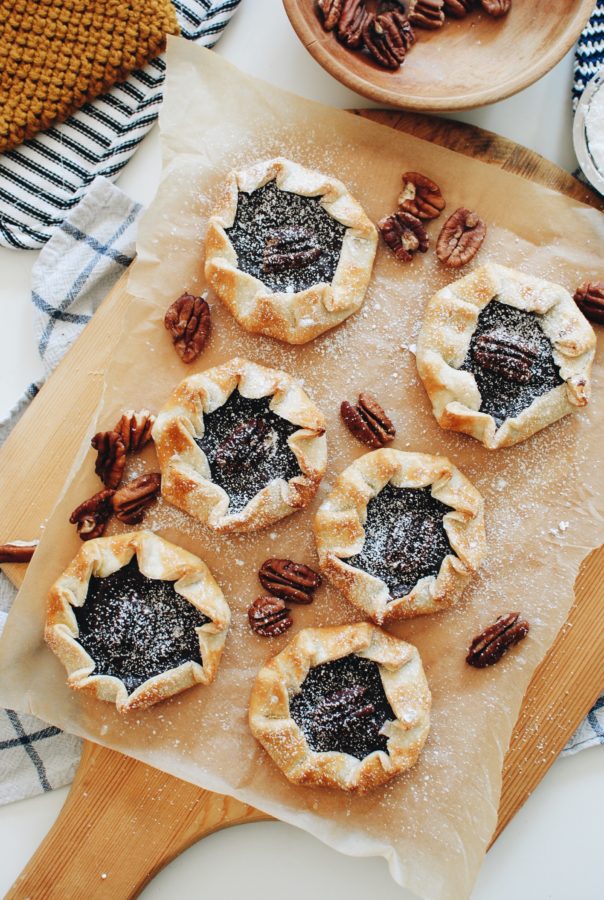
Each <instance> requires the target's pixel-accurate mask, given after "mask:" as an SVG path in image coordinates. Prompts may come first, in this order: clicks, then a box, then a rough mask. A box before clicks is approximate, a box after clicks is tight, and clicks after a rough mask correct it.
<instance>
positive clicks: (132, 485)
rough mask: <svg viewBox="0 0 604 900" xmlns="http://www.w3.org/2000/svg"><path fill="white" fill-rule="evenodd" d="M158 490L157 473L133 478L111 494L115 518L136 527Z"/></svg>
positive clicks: (158, 480)
mask: <svg viewBox="0 0 604 900" xmlns="http://www.w3.org/2000/svg"><path fill="white" fill-rule="evenodd" d="M160 490H161V475H160V474H159V472H148V473H146V474H145V475H139V476H138V478H133V479H132V481H129V482H128V484H125V485H124V486H123V487H121V488H120V489H119V490H118V491H115V493H114V494H113V498H112V501H111V502H112V506H113V511H114V513H115V515H116V517H117V518H118V519H119V520H120V522H125V523H126V524H127V525H136V524H137V523H138V522H140V521H141V520H142V518H143V516H144V515H145V512H146V511H147V509H148V507H149V506H151V504H152V503H153V501H154V500H155V499H156V498H157V496H158V494H159V492H160Z"/></svg>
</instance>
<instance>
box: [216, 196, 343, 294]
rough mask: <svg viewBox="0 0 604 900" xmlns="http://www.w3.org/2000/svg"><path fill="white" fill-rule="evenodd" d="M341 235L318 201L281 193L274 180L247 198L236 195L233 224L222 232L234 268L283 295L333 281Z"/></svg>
mask: <svg viewBox="0 0 604 900" xmlns="http://www.w3.org/2000/svg"><path fill="white" fill-rule="evenodd" d="M345 231H346V227H345V226H344V225H342V224H341V223H340V222H336V220H335V219H333V218H332V217H331V216H330V215H329V213H328V212H327V211H326V210H325V209H324V208H323V206H322V205H321V198H320V197H303V196H301V195H300V194H293V193H290V192H288V191H281V190H279V188H278V187H277V184H276V182H275V181H269V182H268V184H265V185H264V186H263V187H261V188H257V189H256V190H255V191H252V193H250V194H246V193H245V192H244V191H240V192H239V196H238V199H237V214H236V216H235V221H234V223H233V225H232V226H231V228H227V229H226V232H227V235H228V237H229V240H230V241H231V243H232V245H233V247H234V248H235V252H236V253H237V264H238V266H239V268H240V269H241V270H242V271H243V272H247V273H248V275H253V276H254V277H255V278H259V279H260V281H262V282H263V283H264V284H265V285H266V286H267V287H268V288H270V290H271V291H285V292H286V293H294V292H297V291H304V290H306V289H307V288H309V287H312V286H313V285H315V284H319V283H321V282H327V283H329V282H331V281H332V280H333V276H334V274H335V271H336V268H337V265H338V262H339V260H340V253H341V251H342V241H343V239H344V233H345Z"/></svg>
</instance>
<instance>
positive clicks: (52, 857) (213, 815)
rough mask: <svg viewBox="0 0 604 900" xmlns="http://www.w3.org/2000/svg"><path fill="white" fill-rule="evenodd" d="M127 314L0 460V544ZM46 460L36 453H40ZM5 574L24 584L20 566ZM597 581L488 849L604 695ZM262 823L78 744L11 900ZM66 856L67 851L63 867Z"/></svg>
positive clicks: (75, 357) (122, 299)
mask: <svg viewBox="0 0 604 900" xmlns="http://www.w3.org/2000/svg"><path fill="white" fill-rule="evenodd" d="M357 114H358V115H362V116H365V117H367V118H370V119H372V120H374V121H378V122H381V123H383V124H387V125H391V126H392V127H394V128H396V129H398V130H400V131H407V132H410V133H412V134H415V135H417V136H418V137H423V138H426V139H429V140H433V141H434V142H435V143H438V144H441V145H443V146H447V147H450V148H451V149H454V150H457V151H458V152H461V153H465V154H467V155H472V156H474V157H476V158H478V159H481V160H483V161H485V162H488V163H491V164H492V165H496V166H498V167H499V168H502V169H506V170H508V171H511V172H516V173H518V174H520V175H523V176H524V177H527V178H530V179H531V180H532V181H536V182H538V183H540V184H543V185H546V186H548V187H550V188H553V189H556V190H559V191H561V192H563V193H565V194H567V195H569V196H571V197H573V198H575V199H577V200H580V201H582V202H585V203H589V204H591V205H592V206H596V207H598V208H600V209H602V208H604V204H603V202H602V200H601V199H600V198H598V197H597V196H596V195H595V194H593V193H592V192H591V191H589V190H588V189H587V188H586V187H585V186H584V185H582V184H580V183H579V182H577V181H576V180H575V179H573V178H572V177H571V176H570V175H568V173H566V172H564V171H562V170H561V169H559V168H557V167H556V166H554V165H552V164H551V163H549V162H547V161H546V160H544V159H542V158H541V157H539V156H538V155H537V154H535V153H533V152H531V151H529V150H526V149H525V148H522V147H518V146H517V145H516V144H513V143H512V142H510V141H508V140H506V139H504V138H501V137H499V136H498V135H495V134H492V133H490V132H485V131H481V130H479V129H476V128H473V127H472V126H469V125H460V124H459V123H455V122H451V121H448V120H444V119H435V118H430V117H425V116H419V115H414V114H409V113H392V112H381V111H377V110H373V111H360V112H358V113H357ZM128 302H129V296H128V293H127V290H126V283H125V279H122V281H120V282H119V283H118V285H117V286H116V287H115V288H114V290H113V291H112V292H111V294H110V295H109V296H108V297H107V299H106V300H105V302H104V303H103V305H102V307H101V308H100V309H99V311H98V312H97V314H96V315H95V316H94V318H93V319H92V321H91V322H90V324H89V325H88V326H87V327H86V329H85V331H84V332H83V334H82V336H81V337H80V338H79V340H78V341H77V342H76V344H75V345H74V346H73V348H72V349H71V350H70V352H69V354H68V355H67V356H66V357H65V359H64V360H63V362H62V363H61V364H60V366H59V368H58V369H57V370H56V372H55V374H54V375H53V376H52V378H50V379H49V381H48V382H47V384H46V385H45V386H44V388H43V389H42V391H41V393H40V395H39V396H38V397H37V398H36V400H35V401H34V402H33V403H32V405H31V406H30V407H29V409H28V410H27V412H26V413H25V415H24V416H23V418H22V420H21V421H20V423H19V425H18V426H17V428H16V429H15V430H14V432H13V433H12V435H11V437H10V438H9V440H8V441H7V443H6V444H5V445H4V447H3V448H2V451H0V473H1V474H0V496H2V497H3V501H4V502H3V503H2V505H1V506H0V542H3V541H8V540H11V539H19V538H20V539H26V538H33V537H35V536H37V534H38V526H39V524H40V523H41V522H42V521H43V520H44V518H46V517H47V516H48V515H49V514H50V512H51V511H52V507H53V504H54V500H55V496H56V494H57V491H58V490H59V489H60V486H61V484H62V483H63V481H64V479H65V477H66V475H67V473H68V471H69V468H70V465H71V460H72V459H73V457H74V453H75V452H76V449H77V447H78V446H79V444H80V442H81V440H82V437H83V434H84V432H85V430H86V427H87V425H88V422H89V419H90V417H91V415H92V414H93V412H94V409H95V407H96V404H97V402H98V399H99V396H100V391H101V388H102V373H103V370H104V367H105V365H106V363H107V360H108V357H109V356H110V353H111V351H112V347H113V345H114V344H115V341H116V339H117V336H118V334H119V331H120V328H121V323H122V320H123V317H124V314H125V311H126V309H127V306H128ZM41 446H43V447H44V452H43V453H39V452H38V451H39V448H40V447H41ZM4 569H5V571H6V572H7V574H8V575H9V577H11V578H12V580H13V581H14V582H15V583H20V581H21V579H22V577H23V574H24V571H25V567H24V566H16V565H12V566H5V567H4ZM603 569H604V549H601V550H599V551H596V552H595V553H593V554H592V555H591V556H590V557H589V559H588V560H587V561H586V562H585V563H584V565H583V567H582V570H581V573H580V575H579V578H578V580H577V583H576V603H575V605H574V606H573V608H572V610H571V614H570V617H569V620H568V622H567V625H566V626H565V627H564V628H563V629H562V631H561V633H560V635H559V637H558V638H557V640H556V642H555V644H554V645H553V647H552V649H551V650H550V652H549V654H548V655H547V657H546V659H545V660H544V662H543V663H542V665H541V666H540V667H539V669H538V670H537V672H536V673H535V675H534V677H533V680H532V682H531V684H530V686H529V689H528V691H527V694H526V696H525V699H524V703H523V707H522V711H521V714H520V717H519V720H518V723H517V725H516V728H515V731H514V734H513V737H512V740H511V744H510V750H509V752H508V754H507V757H506V760H505V767H504V772H503V790H502V796H501V805H500V810H499V822H498V826H497V831H496V833H495V836H494V839H495V838H496V836H497V835H498V834H499V833H500V832H501V831H502V830H503V828H504V827H505V826H506V824H507V823H508V822H509V821H510V819H511V818H512V816H513V815H514V814H515V812H516V811H517V810H518V809H519V808H520V806H521V805H522V804H523V803H524V801H525V800H526V798H527V797H528V796H529V795H530V793H531V792H532V790H534V788H535V787H536V785H537V784H538V783H539V781H540V780H541V778H542V777H543V776H544V774H545V773H546V772H547V770H548V769H549V767H550V765H551V764H552V763H553V762H554V760H555V758H556V756H557V755H558V753H559V751H560V750H561V748H562V747H563V746H564V744H565V743H566V741H567V739H568V737H569V736H570V734H571V733H572V731H573V730H574V728H575V727H576V726H577V724H578V723H579V722H580V721H581V719H582V718H583V716H584V715H585V713H586V712H587V711H588V710H589V708H590V706H591V705H592V703H593V701H594V700H595V698H596V696H597V695H598V693H599V690H600V689H601V687H602V685H604V630H602V628H601V623H600V610H601V604H602V599H603V597H604V587H603V578H602V573H603ZM265 818H268V817H267V816H265V815H263V814H262V813H259V812H258V811H257V810H253V809H252V808H251V807H249V806H246V805H245V804H242V803H239V802H238V801H235V800H232V799H229V798H225V797H224V796H222V795H219V794H212V793H210V792H208V791H204V790H202V789H200V788H198V787H195V786H194V785H190V784H187V783H186V782H183V781H179V780H178V779H175V778H173V777H172V776H169V775H166V774H165V773H162V772H159V771H157V770H155V769H152V768H150V767H149V766H147V765H144V764H143V763H140V762H138V761H136V760H133V759H129V758H128V757H125V756H122V755H121V754H118V753H115V752H114V751H111V750H107V749H105V748H102V747H97V746H95V745H93V744H89V743H86V744H85V747H84V754H83V757H82V762H81V764H80V768H79V770H78V774H77V776H76V780H75V781H74V784H73V786H72V789H71V792H70V794H69V798H68V800H67V802H66V804H65V807H64V809H63V811H62V813H61V815H60V816H59V818H58V820H57V822H56V823H55V825H54V826H53V828H52V829H51V831H50V832H49V835H48V836H47V838H46V839H45V841H44V842H43V843H42V845H41V846H40V848H39V850H38V851H37V853H36V854H35V855H34V857H33V858H32V860H31V861H30V863H29V864H28V866H27V867H26V869H25V870H24V872H23V873H22V875H21V876H20V877H19V879H18V880H17V882H16V883H15V885H14V887H13V889H12V890H11V892H9V894H8V897H9V898H11V900H24V898H26V897H28V898H32V900H36V898H40V900H41V898H44V900H55V898H56V900H59V898H61V900H63V898H65V897H69V898H70V900H74V898H75V900H79V898H82V900H84V898H86V900H89V898H96V897H101V896H107V893H108V892H110V895H111V896H112V897H120V898H122V897H134V896H136V894H137V893H138V892H139V891H140V890H141V889H142V888H143V887H144V885H145V884H147V883H148V881H149V880H150V879H151V878H152V877H153V875H154V874H155V873H156V872H158V871H159V870H160V869H161V868H162V867H163V866H164V865H166V864H167V863H168V862H170V861H171V860H172V859H174V858H175V856H177V855H178V854H179V853H180V852H182V851H183V850H185V849H186V848H187V847H189V846H190V845H191V844H192V843H193V842H194V841H196V840H199V839H200V838H202V837H204V836H205V835H207V834H210V833H212V832H213V831H216V830H218V829H219V828H225V827H227V826H229V825H235V824H241V823H245V822H253V821H259V820H261V819H265ZM143 830H144V835H145V840H144V841H141V840H140V835H141V832H142V831H143ZM65 847H72V853H71V855H70V856H66V854H65ZM103 873H104V874H105V875H106V876H107V878H106V879H103V878H102V875H103ZM110 879H111V880H110Z"/></svg>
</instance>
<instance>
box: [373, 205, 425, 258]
mask: <svg viewBox="0 0 604 900" xmlns="http://www.w3.org/2000/svg"><path fill="white" fill-rule="evenodd" d="M378 228H379V230H380V232H381V235H382V237H383V238H384V241H385V243H386V244H388V246H389V247H390V249H391V250H392V252H393V253H394V255H395V256H396V258H397V259H400V260H402V262H410V261H411V260H412V259H413V256H414V255H415V253H418V252H419V253H425V252H426V250H427V249H428V244H429V238H428V233H427V231H426V229H425V228H424V226H423V225H422V223H421V222H420V220H419V219H417V218H416V217H415V216H412V215H411V213H408V212H396V213H393V214H392V215H391V216H387V217H386V218H385V219H382V220H381V221H380V222H378Z"/></svg>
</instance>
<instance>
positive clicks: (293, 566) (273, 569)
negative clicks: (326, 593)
mask: <svg viewBox="0 0 604 900" xmlns="http://www.w3.org/2000/svg"><path fill="white" fill-rule="evenodd" d="M258 578H259V579H260V583H261V584H262V587H263V588H265V589H266V590H267V591H268V592H269V593H270V594H274V595H275V597H281V599H282V600H290V601H291V602H293V603H312V599H313V594H314V592H315V591H316V589H317V588H318V587H319V586H320V584H321V576H320V575H319V574H318V573H317V572H315V571H314V569H311V568H310V567H309V566H305V565H304V564H303V563H296V562H293V561H292V560H291V559H274V558H273V559H267V560H265V561H264V562H263V563H262V566H261V567H260V571H259V572H258Z"/></svg>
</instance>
